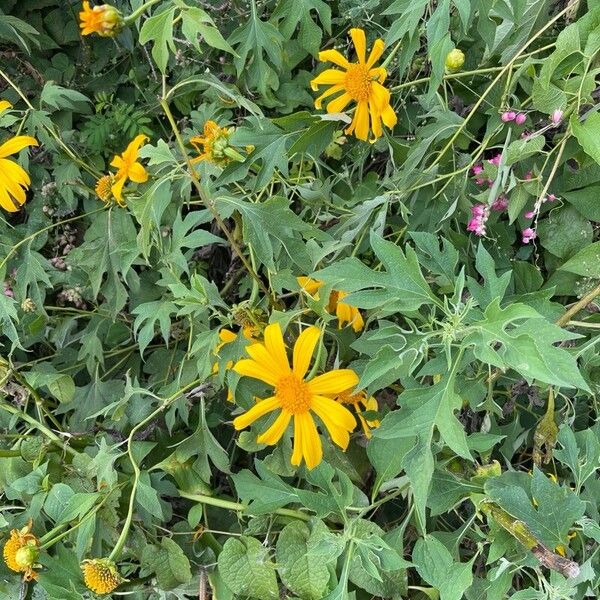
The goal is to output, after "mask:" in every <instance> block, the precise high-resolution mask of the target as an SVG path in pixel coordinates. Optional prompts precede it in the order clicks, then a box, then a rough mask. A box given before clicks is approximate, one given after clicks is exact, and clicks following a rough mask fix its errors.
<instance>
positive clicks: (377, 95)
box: [371, 81, 390, 112]
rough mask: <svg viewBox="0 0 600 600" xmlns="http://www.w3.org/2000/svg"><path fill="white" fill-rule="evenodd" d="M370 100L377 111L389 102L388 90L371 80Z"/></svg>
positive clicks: (381, 109)
mask: <svg viewBox="0 0 600 600" xmlns="http://www.w3.org/2000/svg"><path fill="white" fill-rule="evenodd" d="M371 94H372V102H374V104H375V107H376V108H377V110H378V111H379V112H381V111H383V109H384V108H385V107H386V106H387V105H388V104H389V103H390V92H389V91H388V90H387V89H386V88H384V87H383V86H382V85H381V84H380V83H377V82H376V81H373V82H372V83H371Z"/></svg>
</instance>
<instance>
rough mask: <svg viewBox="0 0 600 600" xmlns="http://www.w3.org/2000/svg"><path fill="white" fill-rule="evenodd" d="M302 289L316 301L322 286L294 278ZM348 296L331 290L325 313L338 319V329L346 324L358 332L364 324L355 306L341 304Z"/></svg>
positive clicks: (314, 281) (313, 280) (320, 283)
mask: <svg viewBox="0 0 600 600" xmlns="http://www.w3.org/2000/svg"><path fill="white" fill-rule="evenodd" d="M296 279H297V281H298V283H299V284H300V286H301V287H302V289H303V290H304V291H305V292H306V293H307V294H309V295H311V296H314V297H315V298H316V299H318V297H319V296H318V293H317V292H318V291H319V288H321V286H322V285H323V282H322V281H318V280H317V279H311V278H310V277H296ZM347 295H348V293H347V292H342V291H340V290H333V291H332V292H331V294H329V302H328V303H327V311H328V312H329V313H331V314H335V315H336V317H337V318H338V327H339V328H340V329H342V327H344V326H345V324H346V323H348V324H349V325H351V326H352V329H354V331H356V332H359V331H361V330H362V329H363V327H364V326H365V322H364V320H363V318H362V315H361V314H360V311H359V310H358V308H356V307H355V306H352V305H350V304H346V302H342V299H343V298H345V297H346V296H347Z"/></svg>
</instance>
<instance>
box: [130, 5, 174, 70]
mask: <svg viewBox="0 0 600 600" xmlns="http://www.w3.org/2000/svg"><path fill="white" fill-rule="evenodd" d="M174 18H175V8H170V9H167V10H164V11H162V12H160V13H157V14H153V15H152V16H151V17H149V18H148V19H146V20H145V21H144V24H143V25H142V27H141V29H140V38H139V40H140V44H147V43H148V42H152V58H154V60H155V61H156V64H157V66H158V68H159V69H160V71H161V73H166V71H167V63H168V62H169V50H171V51H172V52H175V43H174V42H173V19H174Z"/></svg>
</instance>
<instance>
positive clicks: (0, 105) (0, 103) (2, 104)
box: [0, 100, 12, 113]
mask: <svg viewBox="0 0 600 600" xmlns="http://www.w3.org/2000/svg"><path fill="white" fill-rule="evenodd" d="M7 108H12V104H11V103H10V102H9V101H8V100H0V113H3V112H4V111H5V110H6V109H7Z"/></svg>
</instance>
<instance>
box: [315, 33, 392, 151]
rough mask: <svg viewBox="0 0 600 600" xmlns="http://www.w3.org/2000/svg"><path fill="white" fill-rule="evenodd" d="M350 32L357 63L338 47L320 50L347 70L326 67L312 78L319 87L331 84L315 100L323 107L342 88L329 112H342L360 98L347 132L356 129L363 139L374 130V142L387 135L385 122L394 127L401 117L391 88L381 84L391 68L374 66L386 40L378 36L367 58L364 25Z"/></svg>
mask: <svg viewBox="0 0 600 600" xmlns="http://www.w3.org/2000/svg"><path fill="white" fill-rule="evenodd" d="M350 36H351V37H352V41H353V42H354V48H355V49H356V54H357V56H358V62H357V63H351V62H349V61H348V60H347V59H346V58H345V57H344V56H343V55H342V54H340V53H339V52H338V51H337V50H324V51H322V52H319V60H320V61H323V62H332V63H334V64H336V65H337V66H339V67H341V68H342V69H344V70H343V71H340V70H338V69H326V70H325V71H323V72H322V73H320V74H319V75H317V77H315V78H314V79H313V80H312V81H311V82H310V84H311V87H312V89H313V90H315V91H316V90H318V89H319V86H320V85H330V86H331V87H330V88H329V89H328V90H327V91H326V92H325V93H324V94H322V95H321V96H319V97H318V98H317V99H316V100H315V107H316V108H321V104H322V102H323V100H324V99H325V98H328V97H329V96H333V95H334V94H340V92H341V94H340V95H339V96H338V97H337V98H335V99H334V100H330V101H329V102H328V104H327V112H328V113H337V112H341V111H343V110H344V108H346V106H347V105H348V103H349V102H351V101H354V102H356V112H355V113H354V118H353V119H352V123H351V124H350V126H349V127H348V128H347V129H346V133H348V134H351V133H353V134H354V135H355V136H356V137H357V138H358V139H359V140H365V141H366V140H367V139H368V138H369V131H371V132H372V134H373V137H372V138H371V141H372V142H374V141H375V140H376V139H377V138H379V137H381V136H382V135H383V130H382V127H381V123H382V122H383V124H384V125H385V126H386V127H389V128H392V127H393V126H394V125H395V124H396V122H397V120H398V119H397V117H396V113H395V112H394V109H393V108H392V107H391V105H390V92H389V91H388V90H387V89H386V88H385V87H384V86H383V85H381V84H382V83H383V82H384V81H385V78H386V77H387V72H386V70H385V68H384V67H375V66H374V65H375V63H376V62H377V61H378V60H379V58H380V57H381V55H382V54H383V49H384V47H385V44H384V42H383V40H381V39H377V40H375V43H374V44H373V48H372V50H371V53H370V54H369V58H368V59H367V57H366V51H367V42H366V36H365V32H364V31H363V30H362V29H351V30H350Z"/></svg>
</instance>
